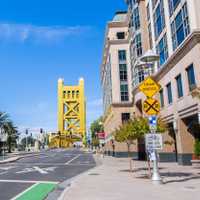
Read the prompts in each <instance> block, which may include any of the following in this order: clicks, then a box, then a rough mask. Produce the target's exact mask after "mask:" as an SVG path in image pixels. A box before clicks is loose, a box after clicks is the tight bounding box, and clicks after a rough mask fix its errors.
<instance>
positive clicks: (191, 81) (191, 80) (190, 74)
mask: <svg viewBox="0 0 200 200" xmlns="http://www.w3.org/2000/svg"><path fill="white" fill-rule="evenodd" d="M186 71H187V77H188V84H189V89H190V91H191V90H193V89H194V88H195V87H196V80H195V74H194V66H193V64H191V65H190V66H189V67H188V68H187V69H186Z"/></svg>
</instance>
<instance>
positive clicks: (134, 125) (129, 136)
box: [114, 117, 166, 171]
mask: <svg viewBox="0 0 200 200" xmlns="http://www.w3.org/2000/svg"><path fill="white" fill-rule="evenodd" d="M165 130H166V126H165V124H164V122H163V121H162V120H161V119H158V125H157V130H156V132H164V131H165ZM149 132H150V128H149V123H148V119H147V118H144V117H138V118H136V117H135V118H133V119H131V120H129V121H128V122H126V123H124V124H122V125H121V126H120V127H119V129H117V130H116V131H115V133H114V137H115V140H116V141H117V142H125V143H126V144H127V150H128V155H129V157H131V154H130V147H131V145H132V144H134V141H135V140H137V139H140V138H142V137H144V135H145V134H147V133H149ZM131 160H132V159H130V169H131V171H132V164H131Z"/></svg>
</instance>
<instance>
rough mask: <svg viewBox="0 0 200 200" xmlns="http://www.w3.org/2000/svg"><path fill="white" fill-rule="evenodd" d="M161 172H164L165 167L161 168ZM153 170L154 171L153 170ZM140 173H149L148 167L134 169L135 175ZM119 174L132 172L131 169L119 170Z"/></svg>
mask: <svg viewBox="0 0 200 200" xmlns="http://www.w3.org/2000/svg"><path fill="white" fill-rule="evenodd" d="M159 169H160V170H162V169H165V168H164V167H160V168H159ZM151 170H152V168H151ZM140 171H147V172H148V171H149V169H148V168H147V167H140V168H137V169H133V171H132V172H133V173H134V172H140ZM119 172H130V173H131V171H130V169H123V170H119Z"/></svg>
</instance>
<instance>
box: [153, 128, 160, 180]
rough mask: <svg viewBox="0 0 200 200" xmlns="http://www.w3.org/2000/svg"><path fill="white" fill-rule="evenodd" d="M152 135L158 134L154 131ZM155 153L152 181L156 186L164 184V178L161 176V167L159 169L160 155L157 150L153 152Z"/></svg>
mask: <svg viewBox="0 0 200 200" xmlns="http://www.w3.org/2000/svg"><path fill="white" fill-rule="evenodd" d="M152 134H156V133H155V131H152ZM153 142H154V140H153ZM154 146H155V145H154ZM153 153H154V159H153V175H152V181H153V183H154V184H162V178H161V176H160V173H159V167H158V154H157V151H156V149H154V150H153Z"/></svg>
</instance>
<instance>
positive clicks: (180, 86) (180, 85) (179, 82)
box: [175, 74, 184, 98]
mask: <svg viewBox="0 0 200 200" xmlns="http://www.w3.org/2000/svg"><path fill="white" fill-rule="evenodd" d="M175 79H176V88H177V97H178V98H181V97H183V95H184V93H183V81H182V75H181V74H179V75H177V76H176V78H175Z"/></svg>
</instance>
